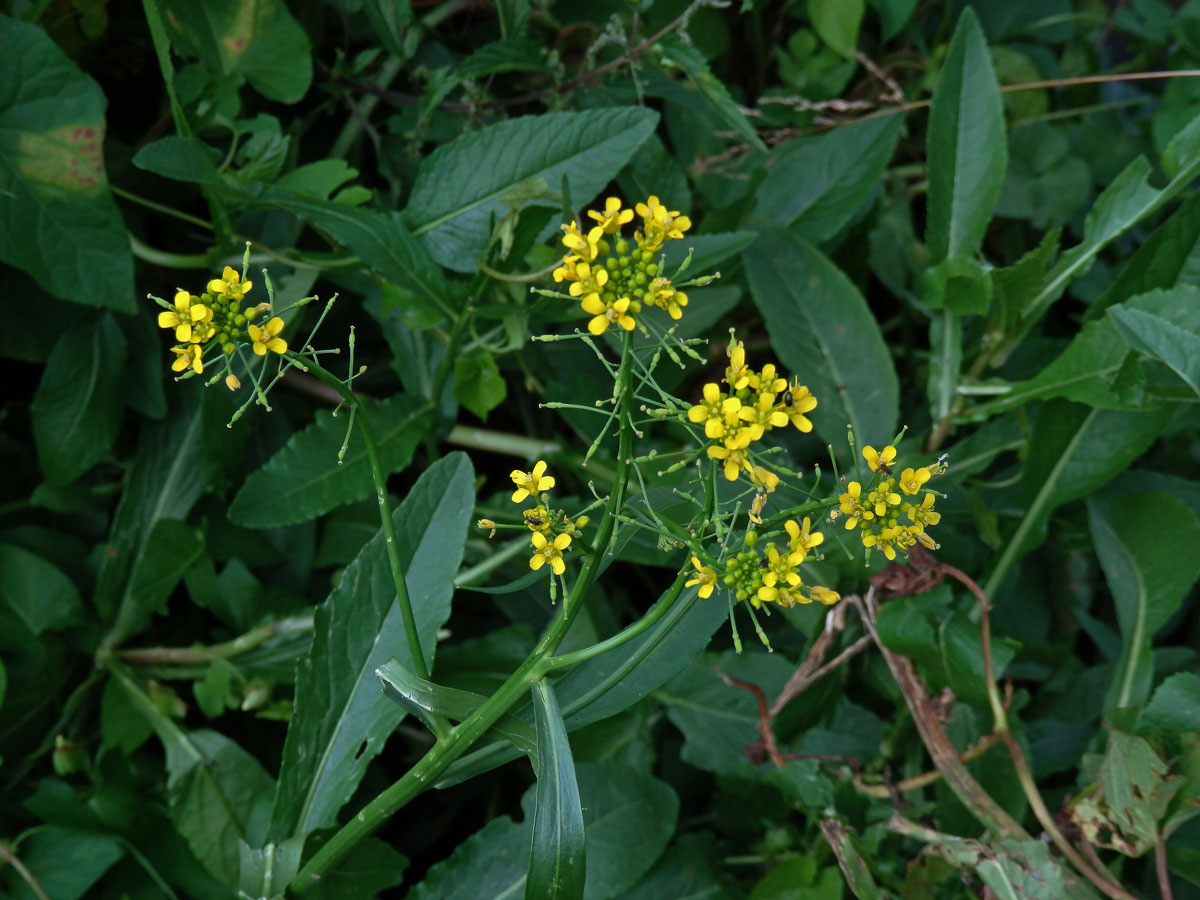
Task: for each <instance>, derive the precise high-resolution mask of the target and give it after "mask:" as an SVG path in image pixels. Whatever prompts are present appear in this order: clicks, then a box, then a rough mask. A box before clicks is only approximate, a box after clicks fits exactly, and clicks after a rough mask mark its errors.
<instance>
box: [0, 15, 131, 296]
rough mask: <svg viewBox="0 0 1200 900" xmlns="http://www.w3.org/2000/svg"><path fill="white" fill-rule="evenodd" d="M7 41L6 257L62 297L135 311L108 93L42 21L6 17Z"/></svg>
mask: <svg viewBox="0 0 1200 900" xmlns="http://www.w3.org/2000/svg"><path fill="white" fill-rule="evenodd" d="M0 47H2V48H3V52H0V98H2V99H0V261H3V262H5V263H8V264H9V265H13V266H16V267H17V268H20V269H23V270H24V271H26V272H28V273H29V274H30V275H32V276H33V278H34V280H36V281H37V283H38V284H39V285H41V286H42V287H43V288H44V289H45V290H46V291H48V292H49V293H51V294H54V295H55V296H56V297H61V298H63V299H64V300H71V301H73V302H75V303H83V304H86V305H88V306H103V307H109V308H112V309H118V310H121V311H122V312H133V310H134V308H135V306H136V304H135V301H134V291H133V256H132V254H131V253H130V249H129V238H128V236H127V235H126V232H125V226H124V224H123V223H122V221H121V214H120V212H119V211H118V210H117V207H116V204H115V203H114V202H113V199H112V194H111V193H110V191H109V189H108V177H107V175H106V174H105V171H104V149H103V144H104V132H105V128H106V125H105V121H104V106H105V99H104V94H103V93H102V92H101V90H100V88H99V86H98V85H97V84H96V83H95V82H94V81H92V79H91V78H89V77H88V76H87V75H85V74H83V73H82V72H81V71H79V69H78V68H76V67H75V64H74V63H73V62H72V61H71V60H70V59H68V58H67V56H66V55H65V54H64V53H63V52H62V50H60V49H59V48H58V46H57V45H56V44H55V43H54V41H53V40H52V39H51V38H50V36H49V35H48V34H47V33H46V31H45V30H44V29H42V28H39V27H37V26H35V25H30V24H28V23H26V22H22V21H20V20H18V19H12V18H9V17H8V16H0ZM31 73H36V75H37V77H32V75H31Z"/></svg>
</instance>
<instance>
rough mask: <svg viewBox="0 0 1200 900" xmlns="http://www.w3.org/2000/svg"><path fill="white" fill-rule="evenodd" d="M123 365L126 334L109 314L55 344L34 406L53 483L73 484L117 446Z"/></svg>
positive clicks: (41, 458)
mask: <svg viewBox="0 0 1200 900" xmlns="http://www.w3.org/2000/svg"><path fill="white" fill-rule="evenodd" d="M124 365H125V336H124V335H123V334H121V329H120V328H118V327H117V324H116V322H114V321H113V320H112V318H111V317H110V316H109V315H105V316H103V317H101V319H100V320H99V321H98V322H96V323H95V324H89V325H81V326H80V327H78V328H74V329H72V330H71V331H68V332H67V333H66V334H64V335H63V336H62V337H61V338H60V339H59V341H58V343H57V344H55V345H54V351H53V352H52V353H51V354H50V359H49V360H47V362H46V370H45V371H44V372H43V373H42V381H41V384H39V385H38V389H37V393H36V394H34V397H33V404H32V406H31V407H30V413H31V415H32V417H33V439H34V443H35V444H36V445H37V451H38V462H39V463H40V464H41V467H42V472H43V473H44V474H45V476H46V480H47V481H48V482H49V483H50V484H51V485H54V486H56V487H62V486H63V485H67V484H70V483H71V482H72V481H74V480H75V479H76V478H78V477H79V476H80V475H82V474H83V473H84V472H86V471H87V470H88V469H90V468H91V467H92V466H93V465H94V464H95V463H96V462H97V461H98V460H99V459H100V458H101V457H103V456H104V454H106V453H107V452H108V451H109V449H110V448H111V447H112V444H113V441H114V440H115V439H116V436H117V431H118V430H119V429H120V427H121V369H122V368H123V367H124Z"/></svg>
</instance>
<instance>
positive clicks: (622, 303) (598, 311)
mask: <svg viewBox="0 0 1200 900" xmlns="http://www.w3.org/2000/svg"><path fill="white" fill-rule="evenodd" d="M579 305H580V306H581V307H583V311H584V312H585V313H591V315H592V318H591V319H590V320H589V321H588V331H590V332H591V333H592V334H594V335H596V336H599V335H602V334H604V332H605V330H607V328H608V326H609V325H620V326H621V327H622V328H624V329H625V330H626V331H633V328H634V326H635V325H636V324H637V323H636V322H635V321H634V319H633V316H631V315H629V312H628V310H629V298H628V297H622V298H621V299H619V300H615V301H613V302H612V303H606V302H605V301H603V300H601V299H600V295H599V294H588V295H587V296H586V297H584V298H583V302H581V303H580V304H579Z"/></svg>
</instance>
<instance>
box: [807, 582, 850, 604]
mask: <svg viewBox="0 0 1200 900" xmlns="http://www.w3.org/2000/svg"><path fill="white" fill-rule="evenodd" d="M808 592H809V595H810V596H811V597H812V599H813V600H816V601H817V602H818V603H824V604H825V605H826V606H833V604H835V603H837V602H838V601H839V600H841V599H842V595H841V594H839V593H838V592H837V591H831V590H830V589H829V588H827V587H821V585H819V584H814V585H813V586H812V587H811V588H809V590H808Z"/></svg>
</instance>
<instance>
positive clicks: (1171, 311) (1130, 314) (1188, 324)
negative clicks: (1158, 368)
mask: <svg viewBox="0 0 1200 900" xmlns="http://www.w3.org/2000/svg"><path fill="white" fill-rule="evenodd" d="M1108 318H1109V319H1110V320H1111V321H1112V322H1113V323H1115V325H1116V327H1117V330H1118V331H1119V332H1120V333H1121V336H1122V337H1123V338H1124V339H1125V340H1126V341H1127V342H1128V344H1129V346H1130V347H1132V348H1133V349H1134V350H1138V351H1140V352H1141V353H1144V354H1146V355H1147V356H1149V357H1152V358H1153V359H1157V360H1158V361H1159V362H1161V363H1163V364H1164V365H1165V366H1167V367H1168V368H1169V369H1170V370H1171V371H1172V372H1174V373H1175V374H1176V375H1178V376H1179V378H1180V380H1182V381H1183V382H1184V383H1185V384H1187V386H1188V387H1190V388H1191V389H1192V391H1194V392H1195V393H1196V395H1197V396H1198V397H1200V289H1198V288H1196V287H1193V286H1191V285H1180V286H1179V287H1176V288H1171V289H1170V290H1166V291H1150V292H1148V293H1146V294H1141V295H1139V296H1137V297H1134V298H1132V299H1130V300H1127V301H1126V302H1124V303H1121V304H1118V305H1116V306H1112V307H1109V310H1108Z"/></svg>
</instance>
